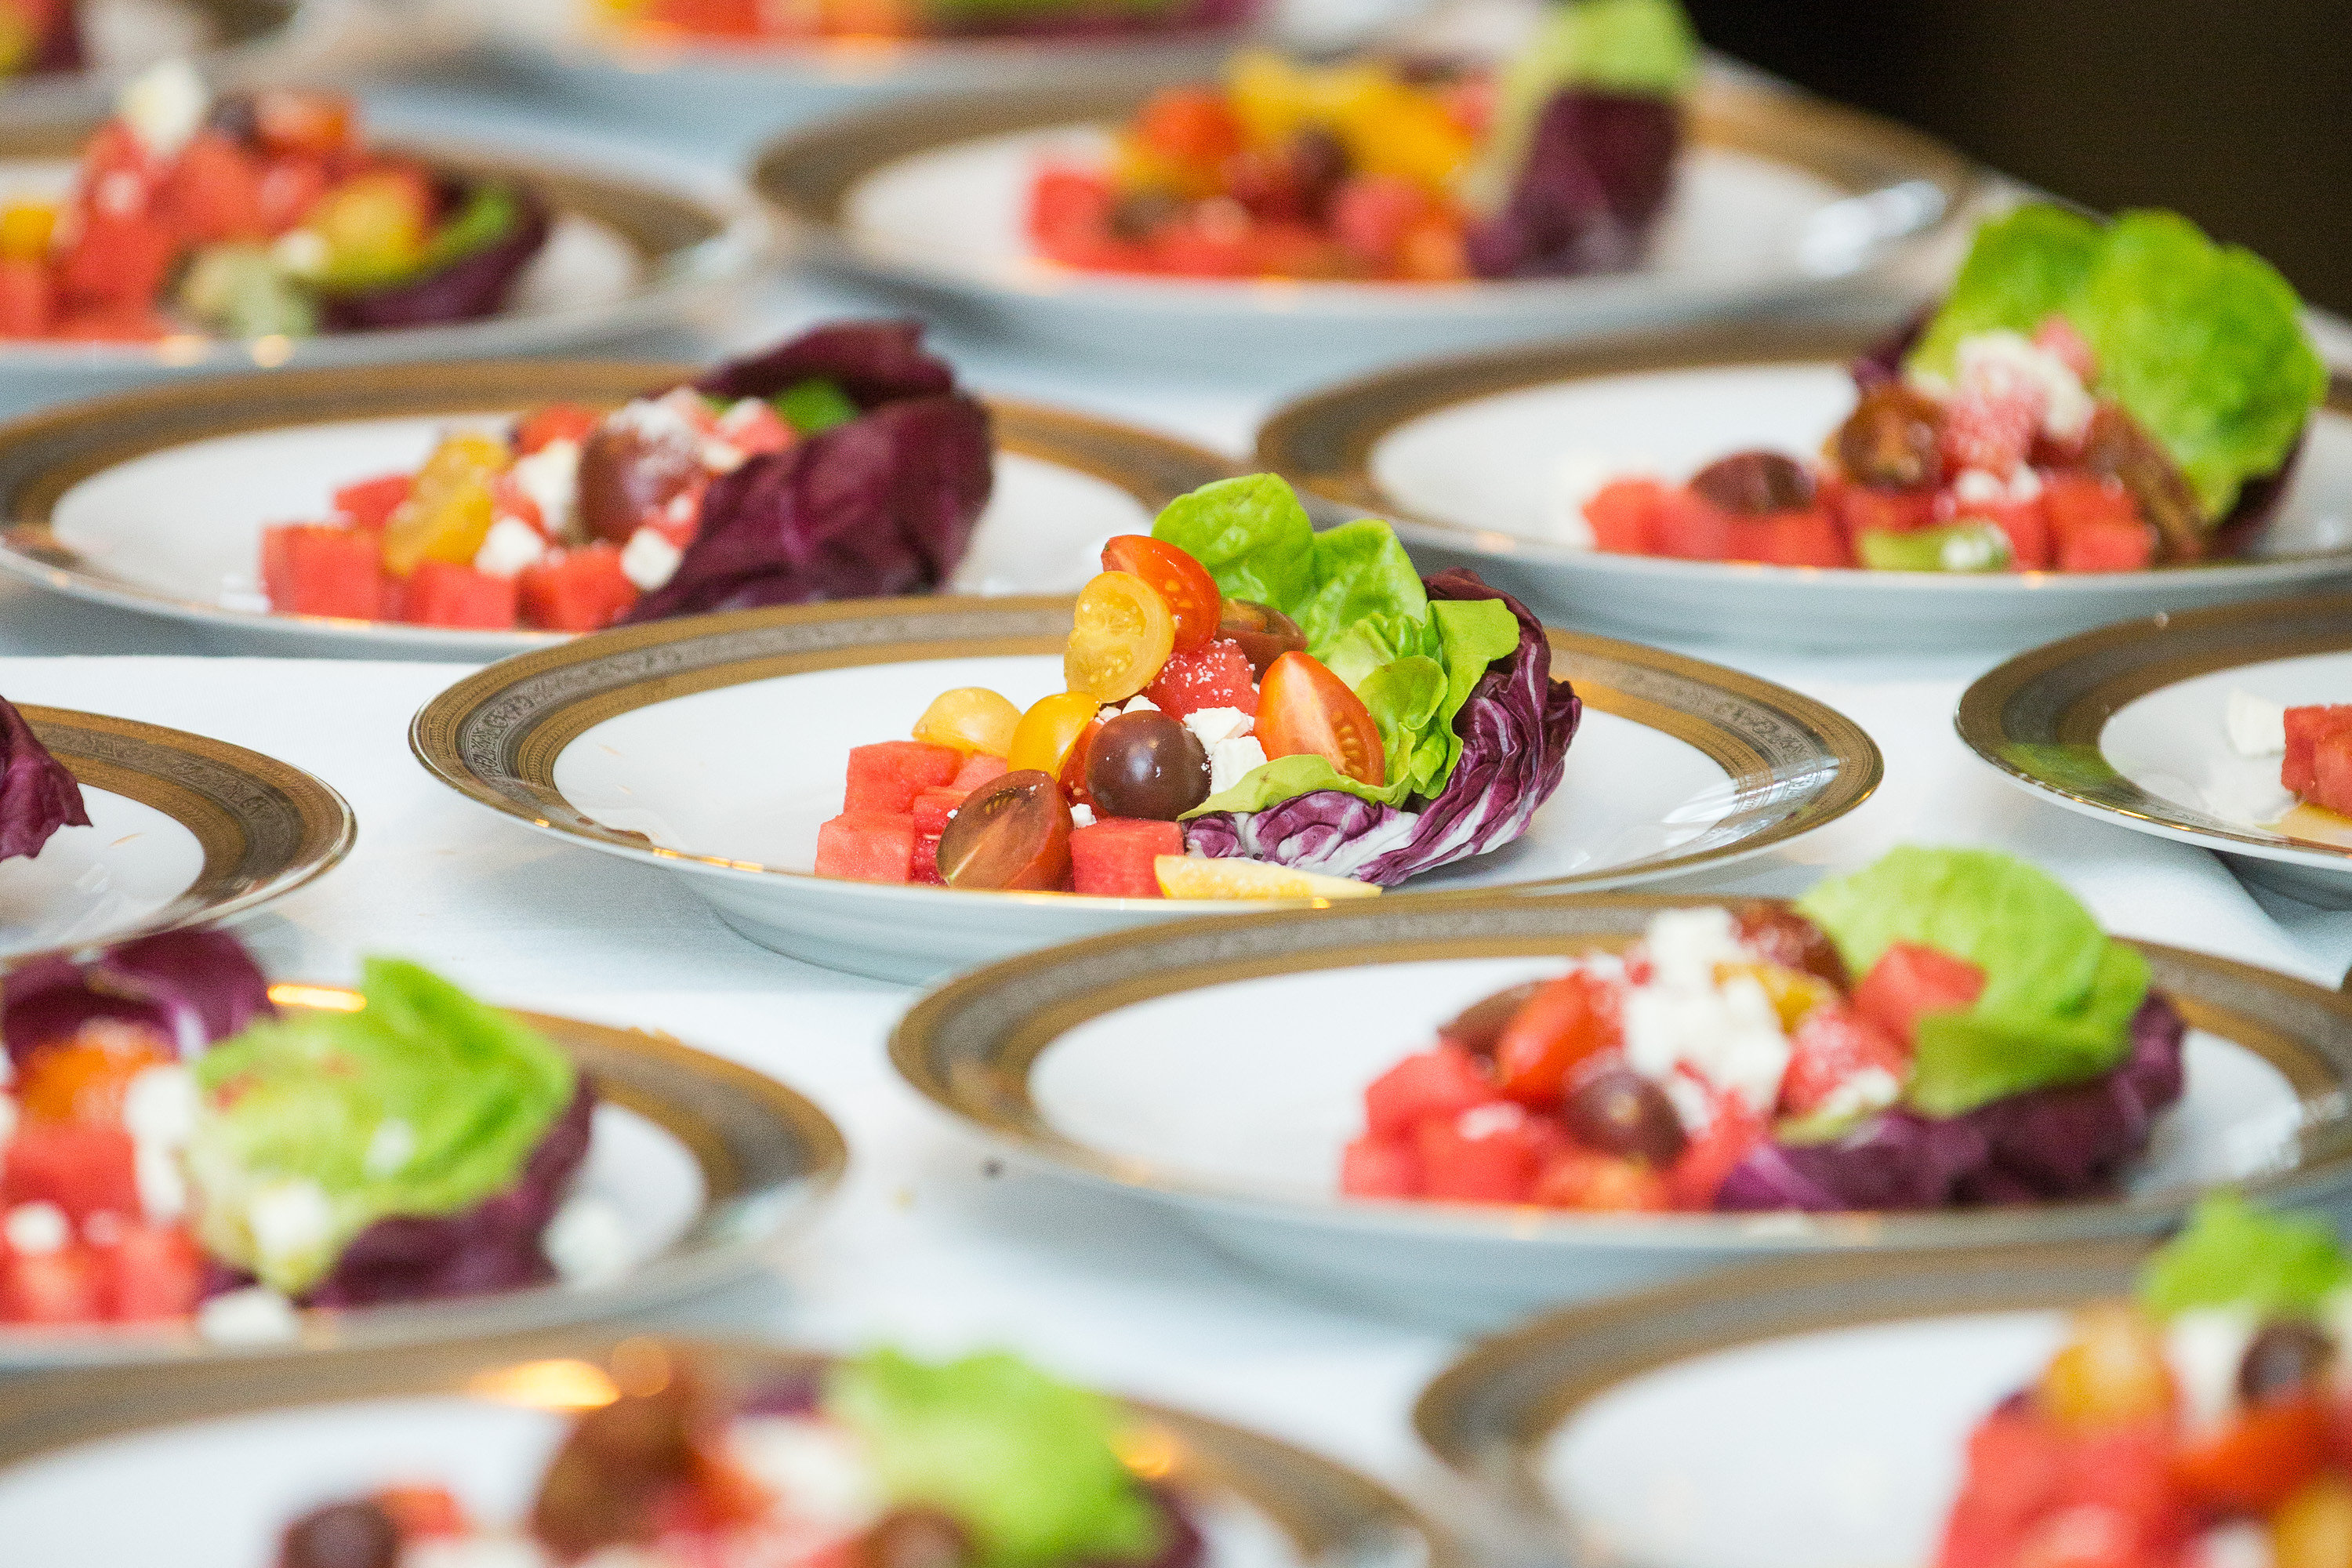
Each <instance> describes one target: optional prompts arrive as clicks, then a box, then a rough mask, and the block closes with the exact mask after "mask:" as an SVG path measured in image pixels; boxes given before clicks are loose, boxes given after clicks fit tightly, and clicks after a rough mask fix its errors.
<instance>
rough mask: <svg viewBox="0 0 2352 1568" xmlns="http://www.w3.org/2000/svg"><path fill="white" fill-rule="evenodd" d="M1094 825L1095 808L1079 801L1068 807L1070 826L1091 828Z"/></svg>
mask: <svg viewBox="0 0 2352 1568" xmlns="http://www.w3.org/2000/svg"><path fill="white" fill-rule="evenodd" d="M1094 825H1095V808H1094V807H1093V806H1091V805H1087V803H1086V802H1085V801H1079V802H1078V803H1077V804H1076V805H1073V806H1071V807H1070V826H1073V827H1092V826H1094Z"/></svg>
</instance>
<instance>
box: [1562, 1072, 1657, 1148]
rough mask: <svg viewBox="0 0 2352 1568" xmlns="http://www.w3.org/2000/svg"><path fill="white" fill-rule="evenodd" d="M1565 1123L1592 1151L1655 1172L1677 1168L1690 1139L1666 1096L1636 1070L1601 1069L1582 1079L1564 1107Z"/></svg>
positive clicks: (1572, 1085) (1575, 1083) (1571, 1089)
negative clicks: (1640, 1164)
mask: <svg viewBox="0 0 2352 1568" xmlns="http://www.w3.org/2000/svg"><path fill="white" fill-rule="evenodd" d="M1559 1114H1560V1120H1561V1121H1565V1122H1567V1123H1568V1131H1569V1133H1570V1136H1572V1137H1573V1138H1575V1140H1576V1141H1577V1142H1580V1143H1581V1144H1583V1145H1584V1146H1585V1147H1586V1148H1588V1149H1593V1150H1598V1151H1599V1152H1601V1153H1603V1154H1614V1155H1616V1156H1617V1157H1619V1158H1620V1159H1624V1160H1641V1161H1643V1162H1645V1163H1648V1164H1649V1165H1650V1166H1652V1167H1653V1168H1657V1167H1661V1166H1664V1165H1670V1164H1672V1163H1674V1162H1675V1156H1677V1155H1679V1154H1680V1153H1681V1152H1683V1145H1684V1144H1685V1142H1688V1139H1687V1138H1686V1137H1685V1134H1684V1132H1683V1119H1682V1118H1681V1117H1680V1116H1677V1115H1676V1114H1675V1104H1674V1101H1673V1100H1668V1099H1667V1098H1666V1091H1665V1090H1664V1089H1660V1088H1659V1087H1658V1086H1657V1085H1656V1084H1654V1083H1652V1082H1651V1081H1650V1080H1649V1079H1646V1078H1643V1076H1642V1075H1641V1074H1640V1073H1637V1072H1635V1071H1633V1069H1632V1068H1622V1067H1601V1068H1593V1069H1592V1070H1591V1071H1588V1072H1584V1073H1580V1074H1579V1075H1578V1076H1577V1077H1576V1079H1575V1080H1574V1081H1573V1082H1571V1083H1570V1085H1569V1087H1568V1098H1567V1099H1565V1100H1562V1101H1561V1102H1560V1107H1559Z"/></svg>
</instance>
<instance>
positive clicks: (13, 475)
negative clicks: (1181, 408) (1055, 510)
mask: <svg viewBox="0 0 2352 1568" xmlns="http://www.w3.org/2000/svg"><path fill="white" fill-rule="evenodd" d="M707 369H708V367H707V366H701V365H695V364H689V363H684V362H674V361H666V360H632V359H585V358H583V359H529V358H521V357H501V358H497V359H485V360H475V361H469V362H467V363H466V364H465V365H464V367H463V369H462V371H461V372H458V373H455V374H453V372H452V369H451V367H450V366H448V365H446V364H436V363H431V362H419V363H401V364H386V365H334V366H326V367H320V368H315V369H305V370H289V371H277V372H270V373H247V374H236V375H224V376H206V377H197V378H191V379H186V380H180V381H167V382H162V383H159V384H154V385H150V386H142V387H134V388H131V389H130V390H128V391H123V392H116V393H110V394H107V395H101V396H98V397H90V398H83V399H78V400H75V401H73V402H69V403H64V404H58V405H52V406H49V407H46V408H42V409H39V410H36V411H34V412H32V413H28V414H25V415H20V416H16V417H15V418H11V419H8V420H6V421H5V422H0V574H5V575H7V576H12V577H15V578H17V579H18V580H20V581H23V582H26V583H29V584H33V585H34V586H36V587H38V588H43V589H47V590H48V591H50V592H52V593H57V594H61V595H66V596H67V597H68V598H75V599H79V600H82V601H84V602H86V603H91V604H101V605H110V606H111V607H113V608H117V609H125V610H131V611H133V612H136V613H139V614H142V615H149V616H161V617H163V618H167V619H171V620H177V621H184V622H188V623H192V624H194V625H197V626H207V627H212V628H216V629H233V630H236V631H239V632H247V633H257V634H259V635H264V636H310V637H321V636H323V637H337V638H344V639H349V640H351V641H352V643H353V644H354V645H355V646H356V645H358V644H360V643H362V642H366V643H374V644H377V645H379V646H389V645H396V646H399V647H404V648H411V649H416V650H422V651H426V652H432V651H444V652H446V653H447V654H449V655H450V656H452V657H463V656H465V655H466V654H467V653H468V652H469V651H474V650H479V649H482V648H487V647H499V648H503V649H506V650H509V651H513V652H521V651H527V650H529V649H532V648H541V647H561V646H563V645H565V644H568V643H571V642H572V641H574V640H576V638H577V637H578V635H579V634H576V633H568V632H539V631H524V630H519V629H518V630H509V631H475V630H468V629H462V628H454V627H443V626H409V625H406V624H405V623H402V622H397V621H356V620H348V619H344V618H342V617H339V616H309V615H281V614H279V613H278V612H277V611H274V610H242V609H236V608H232V607H230V606H227V605H207V604H205V603H204V602H203V601H201V600H197V599H183V598H179V597H177V596H175V595H171V594H167V593H164V592H163V591H161V590H151V589H146V588H142V587H139V586H137V585H136V584H129V583H125V582H122V581H121V580H119V579H116V578H112V577H110V576H108V575H106V574H103V573H101V572H100V571H97V570H95V569H93V568H91V567H90V565H89V563H88V562H87V559H86V558H85V557H83V556H81V555H79V553H78V552H75V551H74V550H73V549H72V547H71V546H69V545H67V544H65V543H64V542H61V541H59V540H58V538H57V537H56V535H55V533H54V532H53V531H52V529H53V525H54V521H55V516H56V510H57V505H58V502H59V501H60V500H62V499H63V498H64V496H65V495H66V494H67V493H68V492H69V491H70V490H72V489H74V488H75V487H76V486H78V485H80V484H82V483H84V482H87V481H88V480H89V479H95V478H97V477H98V476H100V475H101V474H103V473H105V472H107V471H109V470H110V469H112V468H117V467H120V466H121V465H124V464H127V463H131V462H134V461H137V460H138V459H140V458H147V457H152V456H154V455H155V454H157V453H160V452H166V451H169V450H171V449H173V447H181V446H187V445H193V444H194V443H196V442H200V441H205V440H215V439H223V438H226V437H236V436H245V435H261V434H268V433H270V432H274V431H281V430H284V431H292V430H299V429H305V428H310V427H315V426H327V425H336V424H347V423H360V422H363V421H366V420H371V419H385V418H406V417H416V418H429V417H444V418H451V419H456V418H462V417H466V416H474V415H491V414H505V413H511V412H512V411H513V410H514V408H515V407H516V406H517V405H518V403H519V402H528V401H529V398H528V397H527V396H526V394H528V393H530V392H532V391H536V392H537V393H538V394H539V395H540V398H541V401H544V400H545V397H546V395H547V394H548V392H549V390H550V389H551V388H554V389H556V390H559V391H566V392H574V391H576V392H577V394H578V396H577V398H576V399H575V400H580V401H593V400H594V399H595V398H597V397H604V396H611V397H614V398H615V399H618V398H621V397H623V396H625V394H626V393H627V392H633V391H644V390H647V389H650V388H653V387H656V386H661V385H675V384H677V383H679V382H682V381H690V380H692V379H694V378H695V377H697V376H699V375H701V374H704V373H705V372H706V370H707ZM982 402H984V403H985V404H986V405H988V408H989V411H990V413H991V414H992V416H994V420H995V423H996V426H997V431H996V437H995V444H996V447H997V449H998V450H1000V451H1009V452H1013V453H1014V454H1016V455H1019V456H1024V457H1030V458H1038V459H1040V460H1042V461H1045V462H1048V463H1052V464H1054V465H1055V466H1056V467H1060V468H1069V469H1072V470H1074V471H1076V472H1079V473H1084V474H1087V475H1090V476H1091V477H1093V478H1096V479H1102V480H1104V481H1105V482H1106V483H1108V484H1111V485H1114V486H1116V487H1118V489H1123V490H1125V491H1126V492H1127V493H1128V494H1129V495H1130V496H1132V497H1134V498H1135V499H1136V500H1137V501H1139V503H1141V504H1143V505H1144V507H1145V509H1146V510H1150V511H1157V510H1159V509H1160V506H1161V505H1164V504H1165V502H1166V500H1172V499H1173V497H1174V495H1175V494H1180V493H1181V491H1178V490H1175V489H1173V488H1172V487H1173V486H1174V485H1175V484H1176V483H1177V482H1178V479H1176V477H1175V476H1180V475H1181V476H1182V477H1183V478H1185V479H1190V480H1191V481H1192V482H1191V483H1190V484H1189V485H1187V487H1186V488H1188V489H1192V488H1198V486H1200V485H1202V484H1207V483H1210V482H1212V481H1213V480H1216V479H1224V478H1228V477H1230V476H1231V475H1233V474H1234V473H1236V472H1238V471H1239V470H1238V469H1237V468H1235V466H1234V464H1233V462H1232V461H1231V460H1230V459H1227V458H1223V457H1220V456H1218V455H1217V454H1216V453H1214V452H1212V451H1210V450H1209V449H1208V448H1206V447H1200V446H1196V445H1194V444H1192V443H1191V442H1188V441H1185V440H1183V439H1181V437H1175V436H1171V435H1167V434H1164V433H1162V432H1160V431H1156V430H1150V429H1146V428H1144V427H1143V426H1136V425H1129V424H1126V423H1124V422H1121V421H1118V420H1113V419H1108V418H1105V417H1102V416H1097V415H1093V414H1087V413H1081V412H1078V411H1076V410H1073V409H1066V408H1061V407H1055V406H1051V405H1043V404H1034V403H1029V402H1025V401H1023V400H1019V399H1012V398H995V397H987V398H982ZM142 427H143V429H144V433H137V432H140V431H141V430H142ZM126 429H128V430H129V431H130V432H132V433H131V434H123V433H122V432H124V431H125V430H126ZM1163 490H1165V491H1168V492H1169V493H1167V494H1166V495H1164V496H1163V495H1161V493H1160V492H1161V491H1163ZM1155 498H1158V499H1155Z"/></svg>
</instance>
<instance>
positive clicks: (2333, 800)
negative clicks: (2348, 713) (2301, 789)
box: [2304, 730, 2352, 816]
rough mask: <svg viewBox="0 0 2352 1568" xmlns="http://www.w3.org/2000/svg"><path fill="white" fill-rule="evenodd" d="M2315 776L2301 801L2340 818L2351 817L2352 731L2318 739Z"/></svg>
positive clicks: (2313, 764)
mask: <svg viewBox="0 0 2352 1568" xmlns="http://www.w3.org/2000/svg"><path fill="white" fill-rule="evenodd" d="M2312 772H2313V773H2314V774H2315V778H2314V779H2313V781H2312V785H2311V788H2310V789H2309V790H2307V791H2305V795H2304V798H2305V800H2306V801H2308V802H2309V803H2310V804H2312V805H2318V806H2325V807H2326V808H2327V809H2328V810H2329V811H2332V812H2335V813H2336V814H2337V815H2339V816H2352V730H2336V731H2330V732H2329V733H2328V734H2326V735H2324V736H2322V737H2321V738H2320V742H2319V745H2318V747H2317V748H2316V750H2315V752H2314V754H2313V757H2312Z"/></svg>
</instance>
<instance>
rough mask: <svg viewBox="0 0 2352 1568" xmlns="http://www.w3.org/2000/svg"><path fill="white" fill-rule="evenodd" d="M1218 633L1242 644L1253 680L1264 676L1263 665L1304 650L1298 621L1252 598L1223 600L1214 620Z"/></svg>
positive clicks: (1262, 678)
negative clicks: (1287, 654) (1221, 608)
mask: <svg viewBox="0 0 2352 1568" xmlns="http://www.w3.org/2000/svg"><path fill="white" fill-rule="evenodd" d="M1217 635H1218V636H1219V637H1223V638H1224V639H1225V640H1226V641H1227V642H1232V643H1238V644H1240V645H1241V650H1242V657H1243V658H1246V659H1248V660H1249V664H1250V679H1252V680H1264V679H1265V671H1266V667H1267V666H1268V665H1270V664H1272V663H1273V662H1274V661H1275V660H1276V659H1277V658H1281V657H1282V656H1283V655H1284V654H1286V653H1305V652H1306V651H1307V634H1306V633H1304V632H1302V631H1300V630H1299V629H1298V623H1297V621H1294V620H1292V619H1291V618H1290V617H1289V616H1286V615H1284V614H1283V613H1282V612H1281V611H1280V610H1276V609H1272V608H1269V607H1268V606H1266V605H1261V604H1258V603H1256V602H1255V600H1251V599H1227V600H1226V601H1225V605H1224V609H1223V611H1222V612H1220V616H1219V619H1218V622H1217Z"/></svg>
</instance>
